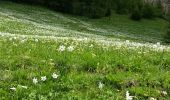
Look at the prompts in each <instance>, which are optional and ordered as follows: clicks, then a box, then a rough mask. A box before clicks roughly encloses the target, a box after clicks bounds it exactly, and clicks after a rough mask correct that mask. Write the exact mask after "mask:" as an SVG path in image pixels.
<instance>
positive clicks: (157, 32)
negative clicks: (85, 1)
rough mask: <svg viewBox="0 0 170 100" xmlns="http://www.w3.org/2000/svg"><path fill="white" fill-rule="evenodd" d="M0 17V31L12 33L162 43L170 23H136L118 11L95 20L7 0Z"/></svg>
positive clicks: (1, 9)
mask: <svg viewBox="0 0 170 100" xmlns="http://www.w3.org/2000/svg"><path fill="white" fill-rule="evenodd" d="M0 19H1V20H0V23H1V24H0V31H1V32H6V33H12V34H28V35H29V34H34V35H35V34H37V35H53V36H64V37H65V36H66V37H67V36H69V37H70V36H73V37H75V36H80V37H84V36H85V37H103V36H104V37H116V38H123V39H135V40H140V41H141V40H142V41H148V42H160V41H161V40H162V34H163V33H165V32H166V30H167V24H168V23H167V22H166V21H164V20H162V19H153V20H142V21H140V22H136V21H132V20H130V19H129V18H128V17H127V16H125V15H117V14H114V15H113V16H112V17H109V18H103V19H96V20H95V19H88V18H84V17H78V16H70V15H66V14H61V13H57V12H53V11H50V10H47V9H45V8H41V7H33V6H28V5H21V4H14V3H10V2H4V1H1V3H0Z"/></svg>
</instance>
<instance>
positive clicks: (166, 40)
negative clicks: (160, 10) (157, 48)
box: [163, 28, 170, 44]
mask: <svg viewBox="0 0 170 100" xmlns="http://www.w3.org/2000/svg"><path fill="white" fill-rule="evenodd" d="M163 41H164V43H166V44H170V28H169V29H168V31H167V32H166V33H165V34H164V39H163Z"/></svg>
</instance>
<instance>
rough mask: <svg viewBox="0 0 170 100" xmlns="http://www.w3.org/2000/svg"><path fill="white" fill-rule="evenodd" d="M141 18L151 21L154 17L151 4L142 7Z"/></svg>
mask: <svg viewBox="0 0 170 100" xmlns="http://www.w3.org/2000/svg"><path fill="white" fill-rule="evenodd" d="M142 16H143V18H148V19H151V18H154V17H155V12H154V8H153V6H152V5H151V4H148V3H146V4H145V5H144V6H143V9H142Z"/></svg>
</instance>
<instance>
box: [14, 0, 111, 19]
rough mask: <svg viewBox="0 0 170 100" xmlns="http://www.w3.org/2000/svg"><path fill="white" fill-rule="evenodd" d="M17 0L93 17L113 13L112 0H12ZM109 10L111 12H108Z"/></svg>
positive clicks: (16, 0) (17, 0)
mask: <svg viewBox="0 0 170 100" xmlns="http://www.w3.org/2000/svg"><path fill="white" fill-rule="evenodd" d="M12 1H15V2H22V3H29V4H39V5H43V6H46V7H48V8H50V9H53V10H57V11H61V12H64V13H71V14H76V15H81V16H87V17H91V18H101V17H104V16H106V15H111V14H110V13H111V10H108V9H110V6H111V5H110V0H105V1H104V2H103V1H102V0H88V1H87V0H12ZM108 11H109V12H108Z"/></svg>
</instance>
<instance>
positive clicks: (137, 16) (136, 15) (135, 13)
mask: <svg viewBox="0 0 170 100" xmlns="http://www.w3.org/2000/svg"><path fill="white" fill-rule="evenodd" d="M141 18H142V14H141V11H140V10H139V7H138V6H135V8H134V10H132V14H131V19H133V20H140V19H141Z"/></svg>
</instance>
